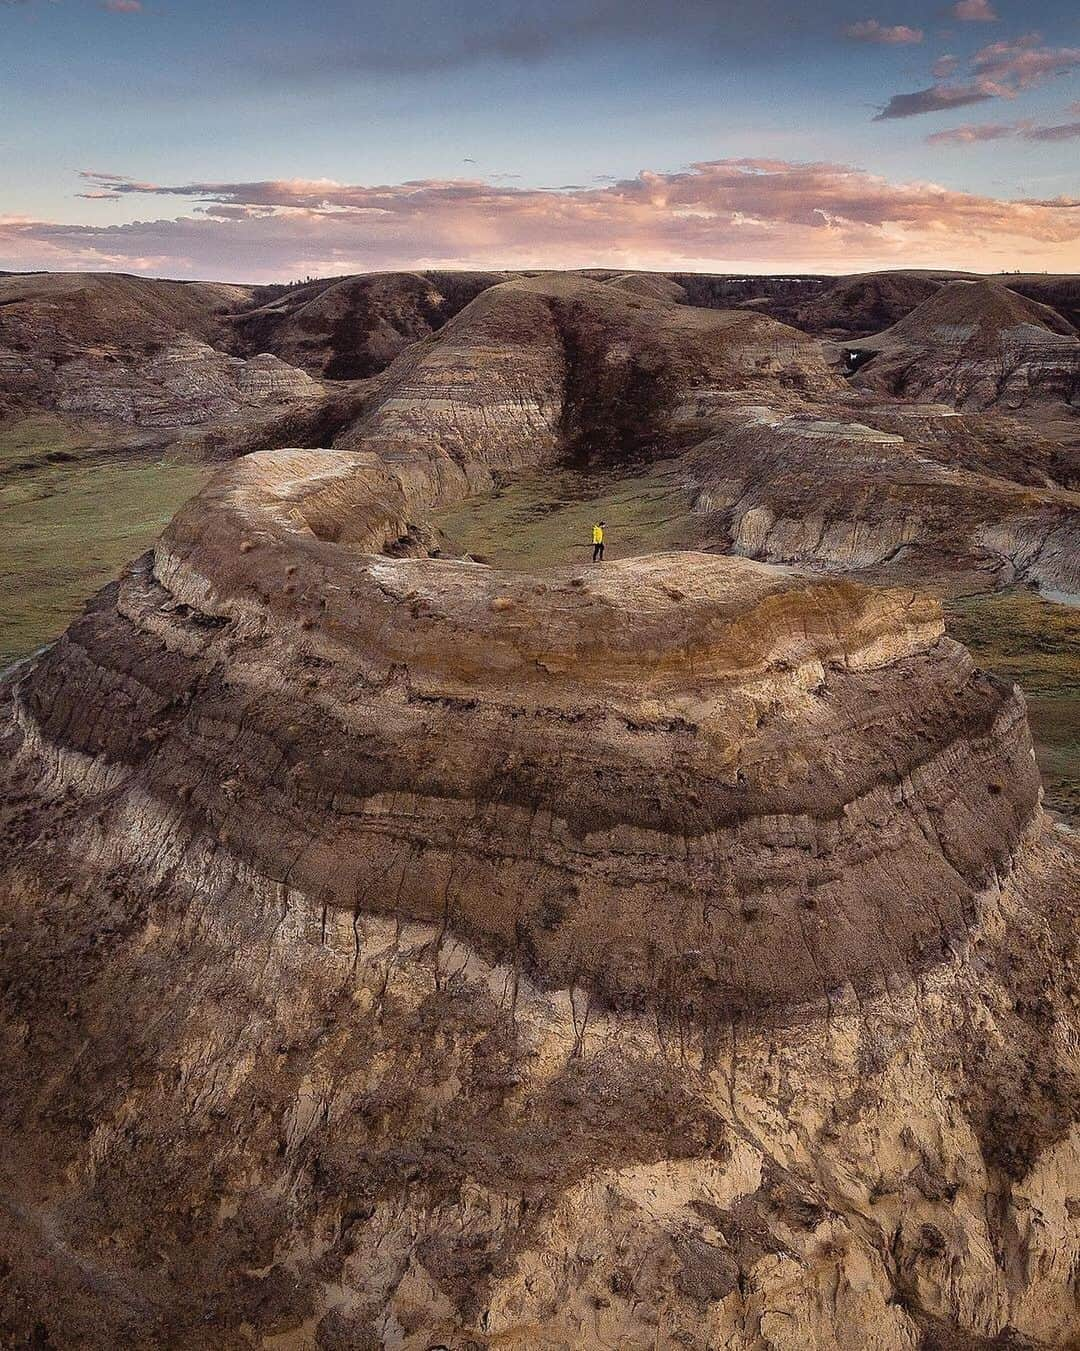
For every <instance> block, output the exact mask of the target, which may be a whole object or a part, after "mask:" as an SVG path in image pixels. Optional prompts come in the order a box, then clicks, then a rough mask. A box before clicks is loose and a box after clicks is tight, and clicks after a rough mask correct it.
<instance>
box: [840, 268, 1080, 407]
mask: <svg viewBox="0 0 1080 1351" xmlns="http://www.w3.org/2000/svg"><path fill="white" fill-rule="evenodd" d="M848 347H849V348H850V351H851V354H852V357H853V360H854V362H855V363H856V365H857V367H858V371H859V375H858V380H857V383H858V384H861V385H863V386H864V387H867V388H873V389H880V390H882V391H884V392H887V393H890V394H898V395H904V396H905V397H908V398H918V399H933V400H941V401H944V402H947V403H953V404H956V405H957V406H961V407H965V408H987V407H991V406H993V405H996V404H1002V405H1004V406H1005V407H1010V408H1018V407H1021V406H1022V405H1023V404H1025V403H1027V402H1029V401H1031V400H1033V399H1038V400H1044V401H1048V400H1061V401H1062V402H1064V403H1067V404H1074V403H1076V402H1077V400H1078V399H1080V338H1078V337H1077V334H1076V330H1075V329H1074V328H1073V326H1072V324H1070V323H1069V322H1068V321H1067V320H1065V319H1063V318H1062V317H1061V315H1059V314H1058V313H1057V312H1056V311H1054V310H1052V309H1050V308H1049V307H1048V306H1046V305H1041V304H1039V303H1037V302H1036V301H1034V300H1028V299H1027V298H1026V297H1024V296H1020V295H1017V294H1016V293H1015V292H1014V291H1009V290H1007V289H1006V288H1005V287H1002V286H998V285H996V284H995V283H993V282H988V281H977V282H963V281H957V282H952V283H950V285H948V286H946V287H943V288H942V289H941V290H940V291H938V292H937V293H936V294H935V295H933V296H931V297H930V298H929V299H928V300H926V301H924V302H923V303H922V304H921V305H920V306H919V307H918V308H917V309H915V310H914V311H912V313H911V314H909V315H907V317H906V318H904V319H901V320H900V322H899V323H897V324H895V325H893V327H892V328H890V329H887V330H886V331H885V332H883V333H879V334H878V335H877V336H876V337H873V338H864V339H859V340H854V341H852V342H850V343H849V344H848ZM868 357H869V358H872V360H867V358H868Z"/></svg>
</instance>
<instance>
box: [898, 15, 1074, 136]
mask: <svg viewBox="0 0 1080 1351" xmlns="http://www.w3.org/2000/svg"><path fill="white" fill-rule="evenodd" d="M960 64H961V63H960V62H959V60H958V59H957V58H956V57H955V56H942V57H939V58H938V60H937V61H935V62H934V65H933V74H934V78H935V83H934V84H932V85H929V86H928V87H927V88H926V89H917V90H915V91H914V92H913V93H910V94H894V95H893V96H892V98H891V99H890V100H889V102H888V103H887V104H886V105H885V107H884V108H882V110H881V111H880V112H879V113H878V114H877V116H876V117H875V118H874V121H875V122H887V121H890V120H891V119H893V118H897V117H917V116H919V115H920V114H922V113H937V112H943V111H947V110H949V109H952V108H964V107H967V106H968V105H970V104H973V103H985V102H986V101H987V100H988V99H999V98H1001V99H1014V98H1016V97H1017V95H1018V94H1020V93H1022V92H1023V91H1024V90H1027V89H1034V88H1036V87H1037V86H1038V85H1041V84H1044V83H1045V82H1046V81H1047V80H1050V79H1053V78H1054V77H1056V76H1059V75H1068V74H1070V73H1071V72H1073V71H1075V70H1080V47H1046V46H1043V45H1042V39H1041V37H1040V36H1039V34H1038V33H1025V34H1024V35H1023V36H1022V37H1018V38H1011V39H1009V40H1007V41H1003V42H991V43H989V44H988V45H987V46H985V47H982V48H980V49H979V50H978V51H977V52H976V53H975V54H974V56H972V57H971V58H970V60H969V63H968V64H969V78H968V79H967V80H966V81H963V82H961V83H959V84H950V83H948V80H949V77H950V76H952V75H953V74H955V73H956V71H957V70H958V69H959V67H960Z"/></svg>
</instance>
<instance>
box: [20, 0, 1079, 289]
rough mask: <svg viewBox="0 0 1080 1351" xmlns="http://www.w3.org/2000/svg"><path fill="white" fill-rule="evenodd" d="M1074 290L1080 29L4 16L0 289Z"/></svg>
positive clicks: (282, 13)
mask: <svg viewBox="0 0 1080 1351" xmlns="http://www.w3.org/2000/svg"><path fill="white" fill-rule="evenodd" d="M588 266H596V267H618V268H644V269H655V270H665V271H666V270H695V271H723V272H748V273H760V272H826V273H846V272H854V271H862V270H868V269H871V268H897V267H942V268H962V269H968V270H973V271H982V272H996V271H1010V270H1021V271H1042V270H1047V271H1080V5H1078V4H1077V3H1076V0H1026V3H1025V0H939V2H937V3H935V2H933V0H820V2H819V3H816V4H809V3H806V0H750V2H749V3H748V0H738V2H736V0H532V3H523V2H522V0H384V2H383V3H373V2H372V0H321V3H312V2H311V0H308V2H307V3H300V0H0V269H6V270H11V271H17V270H29V269H38V268H50V269H62V270H69V271H70V270H87V271H121V272H133V273H139V274H143V275H146V276H166V277H180V278H207V279H215V280H227V281H237V282H274V281H292V280H296V279H298V278H301V277H305V276H333V275H338V274H341V273H348V272H358V271H373V270H386V269H410V270H412V269H419V268H432V267H469V268H521V267H588Z"/></svg>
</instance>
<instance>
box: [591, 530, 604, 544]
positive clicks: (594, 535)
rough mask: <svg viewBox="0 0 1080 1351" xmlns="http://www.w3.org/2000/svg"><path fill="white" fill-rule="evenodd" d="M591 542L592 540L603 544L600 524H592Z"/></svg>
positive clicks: (602, 531) (602, 532)
mask: <svg viewBox="0 0 1080 1351" xmlns="http://www.w3.org/2000/svg"><path fill="white" fill-rule="evenodd" d="M592 542H593V543H594V544H603V542H604V527H603V526H602V525H594V526H593V528H592Z"/></svg>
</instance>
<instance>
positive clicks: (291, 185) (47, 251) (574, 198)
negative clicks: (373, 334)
mask: <svg viewBox="0 0 1080 1351" xmlns="http://www.w3.org/2000/svg"><path fill="white" fill-rule="evenodd" d="M84 182H86V183H87V184H88V190H89V191H93V192H107V193H115V194H116V195H118V196H121V197H132V198H143V199H154V200H158V201H161V200H164V199H173V200H181V199H182V200H184V201H185V202H186V203H187V204H189V211H190V214H185V215H179V216H176V217H174V218H171V219H151V220H140V221H135V222H131V223H127V224H114V225H100V224H87V223H60V222H55V221H35V220H26V219H21V218H15V217H6V218H4V217H0V267H9V268H10V267H15V268H20V267H21V268H32V267H53V268H69V269H89V270H96V271H102V270H117V271H146V272H150V273H156V274H159V275H172V276H218V277H225V278H228V279H230V280H237V281H240V280H244V281H269V280H283V279H288V278H290V277H295V276H301V275H306V274H308V273H311V274H313V275H320V274H321V275H332V274H339V273H343V272H355V271H371V270H376V269H388V268H390V269H393V268H410V269H412V268H423V267H479V268H490V267H493V266H495V267H587V266H617V267H620V268H631V267H641V268H646V269H650V270H667V269H671V268H686V269H697V270H703V271H713V270H715V271H727V270H732V269H740V270H742V269H746V268H750V269H759V270H762V271H769V270H775V269H777V268H782V269H783V270H784V271H791V270H795V269H798V270H802V269H807V270H812V271H839V272H849V271H852V270H864V269H870V268H875V267H888V266H892V267H897V266H909V267H917V266H925V267H934V266H939V267H955V268H978V269H979V270H986V269H987V268H991V267H994V266H1000V267H1015V266H1019V265H1021V264H1025V265H1027V266H1028V267H1032V268H1035V267H1050V268H1053V267H1057V268H1065V267H1067V266H1068V265H1069V261H1070V259H1072V260H1075V256H1076V248H1077V245H1078V242H1080V211H1077V210H1075V209H1073V208H1071V207H1068V206H1067V204H1066V202H1065V201H1064V200H1061V201H1054V202H1047V203H1032V202H1015V201H1004V200H999V199H996V198H992V197H983V196H978V195H976V194H972V193H963V192H957V191H954V190H952V189H949V188H945V187H942V186H940V185H937V184H933V183H921V182H917V183H893V182H890V181H889V180H888V179H886V178H884V177H881V176H879V175H876V174H870V173H867V172H865V171H864V170H861V169H857V168H852V167H850V166H846V165H839V164H828V163H814V164H796V163H790V162H787V161H784V160H773V159H724V160H710V161H702V162H701V163H698V164H694V165H692V166H691V167H690V168H688V169H686V170H684V171H681V172H678V173H654V172H648V171H646V172H642V173H640V174H638V175H637V176H636V177H635V178H631V179H622V180H619V181H617V182H613V183H611V184H610V185H607V186H597V187H586V188H582V187H574V188H569V189H566V190H550V189H535V188H522V187H515V186H512V185H509V184H496V183H493V182H491V181H483V180H475V179H447V180H443V179H425V180H418V181H413V182H406V183H395V184H383V185H365V184H350V183H337V182H333V181H330V180H325V179H315V180H311V179H287V180H253V181H250V182H232V183H210V182H206V183H202V182H191V183H178V184H163V183H150V182H140V181H136V180H133V179H130V178H127V177H125V176H123V175H117V174H106V173H94V174H87V175H86V176H85V178H84Z"/></svg>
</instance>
